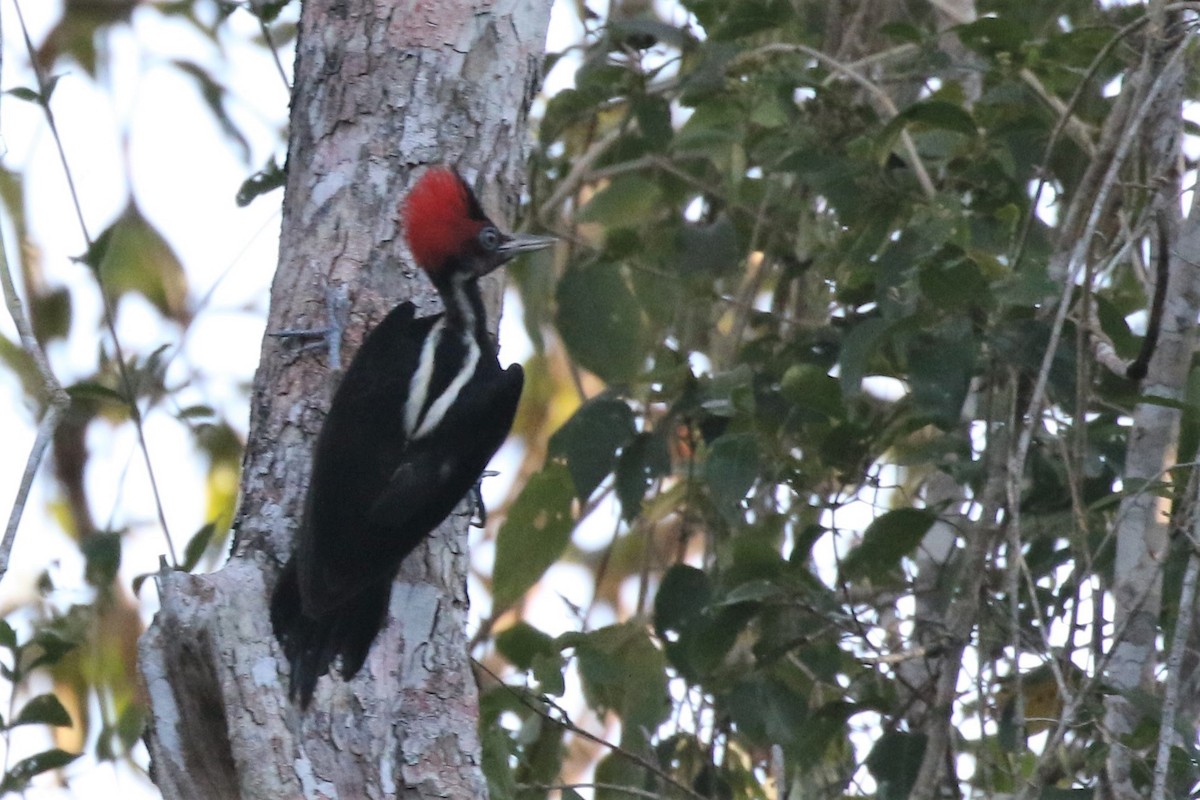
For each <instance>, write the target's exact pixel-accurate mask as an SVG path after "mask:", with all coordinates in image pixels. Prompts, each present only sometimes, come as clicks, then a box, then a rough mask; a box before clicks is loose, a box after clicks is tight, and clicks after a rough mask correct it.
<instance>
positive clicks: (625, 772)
mask: <svg viewBox="0 0 1200 800" xmlns="http://www.w3.org/2000/svg"><path fill="white" fill-rule="evenodd" d="M595 782H596V784H597V787H596V791H595V794H594V797H595V798H596V800H630V798H631V797H645V796H646V793H647V792H653V789H654V783H653V779H652V778H651V777H650V775H649V774H648V773H647V772H646V770H645V768H644V767H639V766H638V765H637V764H636V763H634V762H633V761H631V760H630V759H629V758H627V757H626V756H625V755H623V754H622V753H619V752H611V753H608V754H607V755H606V756H604V758H602V759H600V763H598V764H597V765H596V776H595ZM620 787H629V788H630V789H632V790H635V792H627V791H624V790H623V789H621V788H620Z"/></svg>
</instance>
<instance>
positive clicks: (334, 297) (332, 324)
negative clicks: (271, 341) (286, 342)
mask: <svg viewBox="0 0 1200 800" xmlns="http://www.w3.org/2000/svg"><path fill="white" fill-rule="evenodd" d="M349 311H350V298H349V297H348V296H347V294H346V287H345V286H344V285H343V284H338V285H337V286H329V285H327V286H326V287H325V314H326V316H327V317H328V319H329V324H328V325H327V326H326V327H324V328H287V329H284V330H281V331H267V335H268V336H274V337H276V338H278V339H294V340H297V341H300V342H301V344H300V348H299V349H300V350H301V351H304V350H313V349H317V348H320V347H327V348H329V366H330V367H332V368H333V369H335V370H336V369H341V368H342V331H344V330H345V328H346V319H347V317H348V316H349Z"/></svg>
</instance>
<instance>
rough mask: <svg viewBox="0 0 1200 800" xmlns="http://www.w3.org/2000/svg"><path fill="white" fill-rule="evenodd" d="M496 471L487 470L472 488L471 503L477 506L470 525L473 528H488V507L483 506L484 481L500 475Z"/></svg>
mask: <svg viewBox="0 0 1200 800" xmlns="http://www.w3.org/2000/svg"><path fill="white" fill-rule="evenodd" d="M499 474H500V473H499V472H496V471H495V470H490V469H485V470H484V471H483V472H482V473H481V474H480V475H479V480H477V481H475V486H473V487H472V488H471V502H472V504H473V505H474V506H475V510H474V513H472V514H471V521H470V523H469V524H470V525H471V527H473V528H486V527H487V506H485V505H484V504H483V479H484V478H491V477H494V476H496V475H499Z"/></svg>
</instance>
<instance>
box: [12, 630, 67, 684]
mask: <svg viewBox="0 0 1200 800" xmlns="http://www.w3.org/2000/svg"><path fill="white" fill-rule="evenodd" d="M78 645H79V642H76V641H74V640H72V639H68V638H67V634H66V633H65V632H63V631H59V630H55V629H54V628H42V629H41V630H39V631H38V632H37V633H35V634H34V635H33V638H32V639H31V640H30V641H28V642H26V643H25V648H26V649H27V652H31V651H39V650H40V651H41V652H39V653H38V654H37V655H36V656H34V658H33V659H31V660H30V662H29V663H28V664H23V665H22V667H23V672H25V673H29V672H32V671H33V670H34V669H36V668H38V667H40V666H43V665H53V664H57V663H58V662H59V661H61V660H62V657H63V656H65V655H66V654H67V653H69V652H71V651H72V650H74V649H75V648H76V647H77V646H78Z"/></svg>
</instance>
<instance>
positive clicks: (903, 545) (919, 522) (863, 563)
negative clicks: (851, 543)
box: [842, 508, 937, 581]
mask: <svg viewBox="0 0 1200 800" xmlns="http://www.w3.org/2000/svg"><path fill="white" fill-rule="evenodd" d="M936 521H937V516H936V515H934V514H933V513H932V512H931V511H927V510H925V509H922V508H900V509H896V510H894V511H889V512H887V513H886V514H884V515H883V516H881V517H878V518H876V519H875V521H873V522H872V523H871V524H870V525H868V526H867V529H866V531H864V532H863V537H862V541H861V542H860V543H859V545H858V546H857V547H855V548H854V549H853V550H851V551H850V552H849V553H848V554H847V555H846V557H845V558H844V559H843V560H842V579H843V580H847V581H855V580H860V579H863V578H868V579H870V580H874V581H878V580H880V579H883V578H886V577H887V575H888V574H889V573H891V571H892V570H893V569H895V568H896V566H897V565H898V564H899V563H900V559H901V558H903V557H904V556H907V555H909V554H910V553H912V552H913V551H914V550H915V549H916V548H917V545H919V544H920V543H921V539H922V538H924V536H925V534H926V533H927V532H928V531H929V529H930V527H932V526H933V523H934V522H936Z"/></svg>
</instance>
